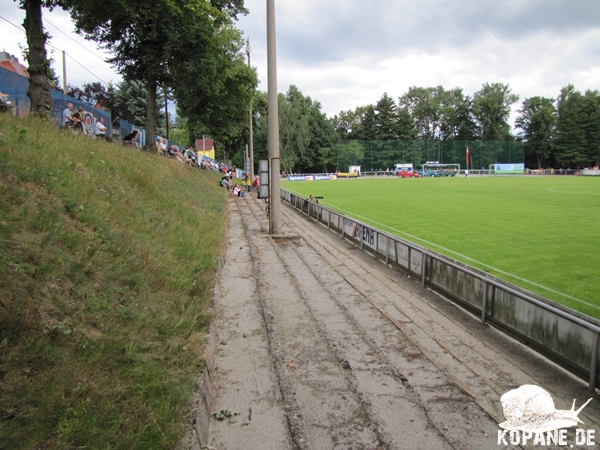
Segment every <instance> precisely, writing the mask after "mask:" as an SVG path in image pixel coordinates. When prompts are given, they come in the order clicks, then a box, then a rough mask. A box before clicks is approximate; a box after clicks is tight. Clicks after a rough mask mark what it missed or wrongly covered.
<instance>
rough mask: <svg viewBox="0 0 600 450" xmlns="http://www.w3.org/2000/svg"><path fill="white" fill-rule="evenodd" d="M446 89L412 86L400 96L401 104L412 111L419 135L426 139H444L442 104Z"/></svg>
mask: <svg viewBox="0 0 600 450" xmlns="http://www.w3.org/2000/svg"><path fill="white" fill-rule="evenodd" d="M445 93H446V92H445V90H444V88H443V87H442V86H437V87H429V88H422V87H414V86H413V87H411V88H409V90H408V92H407V93H406V94H404V95H403V96H401V97H400V99H399V104H400V105H401V106H404V107H406V108H407V109H408V111H409V112H410V114H411V116H412V118H413V121H414V123H415V127H416V131H417V136H418V137H419V138H420V139H423V140H425V141H430V140H439V139H442V138H443V136H442V118H443V111H442V106H443V104H444V103H445V98H444V97H445Z"/></svg>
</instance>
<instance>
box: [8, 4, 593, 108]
mask: <svg viewBox="0 0 600 450" xmlns="http://www.w3.org/2000/svg"><path fill="white" fill-rule="evenodd" d="M246 7H247V8H248V9H249V10H250V14H249V15H247V16H245V17H241V18H240V20H239V22H238V27H239V28H240V29H242V30H243V31H244V33H245V36H246V37H250V39H251V46H252V65H253V66H255V67H257V69H258V76H259V79H260V82H261V83H260V85H259V89H261V90H266V89H267V70H266V69H267V57H266V55H267V51H266V1H265V0H246ZM275 9H276V20H277V63H278V88H279V91H280V92H284V91H286V90H287V89H288V87H289V86H290V85H291V84H295V85H296V86H298V88H299V89H300V90H301V91H302V92H303V93H304V95H308V96H310V97H311V98H313V99H314V100H317V101H319V102H320V103H321V105H322V108H323V112H325V113H327V115H328V116H329V117H331V116H333V115H334V114H336V113H338V112H339V111H341V110H348V109H354V108H356V107H357V106H362V105H367V104H370V103H376V102H377V100H379V98H381V96H382V95H383V93H384V92H387V93H388V94H389V95H390V96H392V97H393V98H395V99H396V100H397V98H398V97H399V96H401V95H402V94H404V93H405V92H406V91H407V90H408V88H409V87H410V86H424V87H426V86H437V85H442V86H444V87H445V88H447V89H451V88H454V87H461V88H463V90H464V92H465V93H467V94H472V93H473V92H475V91H477V90H479V89H480V88H481V85H482V84H483V83H485V82H490V83H491V82H503V83H508V84H510V86H511V88H512V90H513V92H515V93H517V94H519V95H520V97H521V100H520V102H521V101H522V100H524V99H525V98H527V97H531V96H534V95H541V96H546V97H556V96H557V95H558V93H559V91H560V88H561V87H562V86H565V85H566V84H568V83H572V84H574V85H575V87H576V89H578V90H580V91H585V90H586V89H599V88H600V1H599V0H573V1H567V0H508V1H501V0H475V1H473V0H470V1H465V0H418V1H417V0H377V1H372V2H365V1H363V0H360V1H359V0H303V1H290V0H287V1H281V0H275ZM0 16H2V17H4V18H6V19H8V20H10V21H11V22H13V23H15V24H17V25H21V23H22V22H23V17H24V12H23V11H22V10H20V9H18V7H17V4H16V3H15V2H14V1H3V2H1V5H0ZM45 19H46V20H47V22H46V23H47V25H46V28H47V31H49V32H50V34H51V35H52V36H53V38H52V40H51V41H50V44H51V45H53V46H54V47H57V48H59V49H60V50H66V52H67V53H68V54H69V55H70V56H71V57H72V58H73V59H75V60H77V61H78V62H79V63H81V64H82V65H84V66H86V67H87V68H88V70H89V71H91V72H92V73H94V74H95V75H96V76H98V77H99V78H101V79H102V80H104V81H111V80H112V81H118V80H119V79H120V76H119V75H118V74H116V72H115V71H114V70H112V69H111V68H110V66H109V65H107V64H105V63H103V62H102V61H101V59H100V58H99V57H98V56H100V57H102V55H103V53H102V52H101V51H99V50H96V46H95V44H94V43H92V42H87V41H85V40H83V39H82V38H81V37H78V36H77V35H75V34H73V33H69V34H70V36H72V37H73V39H75V40H77V41H78V42H79V43H80V44H82V45H83V46H85V47H87V48H88V49H91V52H92V53H94V54H95V55H97V56H94V55H93V54H92V53H90V52H88V51H86V50H84V49H83V48H82V47H80V46H79V45H77V44H76V43H75V42H73V40H71V39H69V38H67V37H66V36H65V35H64V34H62V33H60V32H59V31H58V30H57V29H56V28H55V26H57V27H60V28H61V29H62V30H63V31H65V32H69V31H71V30H72V29H73V26H72V24H71V23H70V20H69V18H68V15H67V14H66V13H64V12H62V11H56V10H55V11H54V12H52V13H49V14H46V15H45ZM0 30H1V31H0V49H6V51H8V52H10V53H13V54H17V56H18V57H19V59H20V60H22V55H21V52H20V50H19V47H18V44H19V43H21V45H25V42H26V41H25V34H24V32H22V31H20V30H18V29H16V28H14V27H13V26H12V25H10V24H8V23H7V22H6V21H4V20H1V19H0ZM54 57H55V59H56V60H57V63H58V64H56V69H57V73H58V74H59V75H61V74H62V54H61V53H60V52H56V53H55V55H54ZM67 69H68V73H67V79H68V81H69V83H71V84H75V85H78V86H79V85H81V84H83V83H85V82H92V81H96V80H97V79H96V78H95V77H94V76H93V75H91V74H90V73H89V72H87V71H85V70H84V69H82V68H81V67H80V66H79V65H77V64H76V63H75V62H73V61H71V60H70V58H68V59H67ZM520 102H519V104H520ZM517 106H518V105H517Z"/></svg>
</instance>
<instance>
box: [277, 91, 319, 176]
mask: <svg viewBox="0 0 600 450" xmlns="http://www.w3.org/2000/svg"><path fill="white" fill-rule="evenodd" d="M309 101H310V99H309V98H306V97H304V96H303V95H302V93H301V92H300V90H299V89H298V88H297V87H296V86H294V85H292V86H290V88H289V89H288V91H287V93H286V94H285V95H283V94H279V96H278V106H279V141H280V142H279V145H280V146H279V150H280V154H281V167H282V168H283V169H284V170H285V171H286V172H292V171H293V170H294V169H295V168H296V166H297V165H300V164H301V162H302V161H303V160H304V163H306V162H308V163H309V164H311V162H312V161H311V158H310V156H311V155H309V154H308V149H309V145H310V138H311V134H310V116H309V114H308V111H309V107H310V103H309Z"/></svg>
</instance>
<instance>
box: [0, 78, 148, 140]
mask: <svg viewBox="0 0 600 450" xmlns="http://www.w3.org/2000/svg"><path fill="white" fill-rule="evenodd" d="M28 89H29V80H28V79H27V78H26V77H23V76H21V75H18V74H16V73H14V72H11V71H10V70H6V69H4V68H2V67H0V92H2V93H4V94H7V95H8V101H10V102H11V107H12V110H13V112H14V114H15V115H17V116H18V117H27V116H28V115H29V109H30V103H29V97H28V96H27V90H28ZM50 94H51V96H52V111H51V112H50V116H51V118H52V121H53V122H54V123H55V124H56V125H57V126H59V125H60V123H61V114H62V112H63V110H64V109H65V108H66V107H67V103H72V104H73V111H77V110H78V109H79V108H83V121H84V126H85V128H86V134H90V135H93V134H94V126H95V125H96V121H97V120H98V119H100V118H103V119H104V125H105V126H106V128H107V130H106V135H107V136H111V137H112V138H113V139H116V140H122V139H123V137H125V136H126V135H127V134H129V133H131V131H133V129H136V130H138V131H139V138H138V143H139V144H140V145H141V146H144V145H145V144H146V130H145V129H143V128H141V127H137V126H134V125H132V124H131V123H129V122H127V121H125V120H119V124H118V126H116V125H115V123H116V122H115V123H112V122H111V116H110V112H109V111H104V110H102V109H99V108H94V107H93V106H91V105H89V104H87V103H84V102H81V101H79V100H77V99H75V98H73V97H70V96H68V95H65V94H64V93H62V92H61V91H57V90H54V89H52V90H51V91H50ZM155 139H156V138H155ZM153 142H154V141H153Z"/></svg>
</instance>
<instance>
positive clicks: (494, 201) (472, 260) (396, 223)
mask: <svg viewBox="0 0 600 450" xmlns="http://www.w3.org/2000/svg"><path fill="white" fill-rule="evenodd" d="M283 187H284V188H286V189H291V190H293V191H294V192H297V193H299V194H300V195H303V196H305V197H308V196H309V195H310V194H314V195H322V196H324V197H325V198H324V199H323V200H321V203H322V204H323V205H324V206H329V207H332V208H333V209H337V210H339V211H341V212H343V213H345V214H347V215H349V216H350V217H355V218H357V219H358V220H360V221H363V222H364V223H367V224H372V225H373V226H374V227H376V228H380V229H383V230H386V231H389V232H391V233H393V234H396V235H397V236H400V237H403V238H406V239H408V240H409V241H413V242H416V243H417V244H420V245H423V246H425V247H428V248H431V249H433V250H435V251H438V252H440V253H443V254H446V255H448V256H450V257H451V258H455V259H458V260H460V261H463V262H465V263H467V264H469V265H471V266H474V267H477V268H479V269H481V270H485V271H487V272H489V273H491V274H493V275H496V276H498V277H499V278H503V279H506V280H507V281H509V282H511V283H514V284H516V285H519V286H522V287H523V288H525V289H528V290H530V291H533V292H537V293H539V294H540V295H543V296H545V297H547V298H550V299H552V300H555V301H557V302H560V303H562V304H564V305H566V306H569V307H571V308H574V309H576V310H578V311H581V312H583V313H585V314H588V315H590V316H592V317H595V318H597V319H600V300H599V299H598V294H597V290H596V289H595V285H596V284H597V280H598V275H600V253H598V252H597V251H596V250H595V243H596V242H597V241H598V239H599V238H600V227H598V223H599V221H600V179H599V178H598V177H574V176H569V177H566V176H562V177H561V176H546V177H544V176H535V177H472V178H468V179H465V178H464V177H456V178H423V179H398V178H375V179H361V180H339V181H334V182H327V181H312V182H311V181H309V182H284V183H283Z"/></svg>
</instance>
